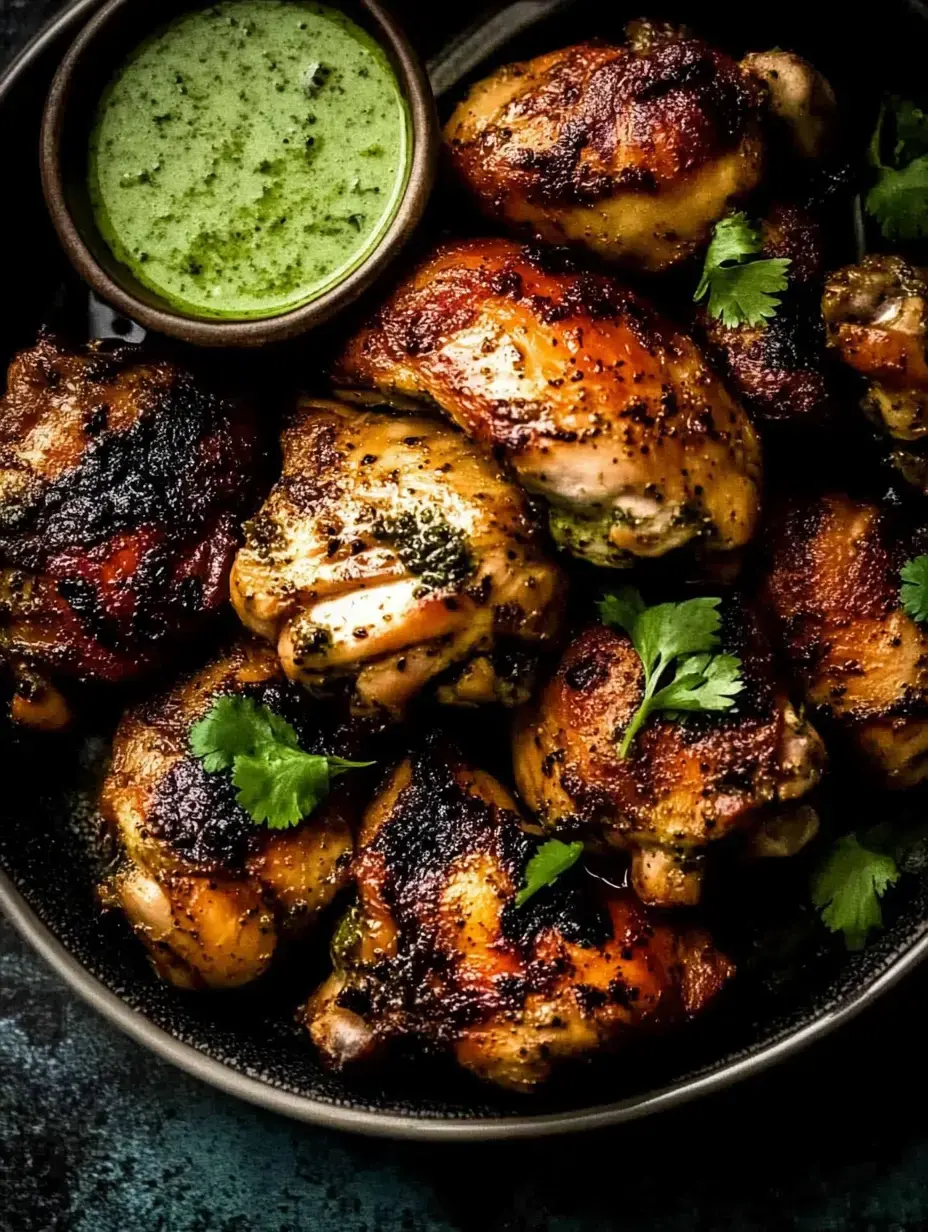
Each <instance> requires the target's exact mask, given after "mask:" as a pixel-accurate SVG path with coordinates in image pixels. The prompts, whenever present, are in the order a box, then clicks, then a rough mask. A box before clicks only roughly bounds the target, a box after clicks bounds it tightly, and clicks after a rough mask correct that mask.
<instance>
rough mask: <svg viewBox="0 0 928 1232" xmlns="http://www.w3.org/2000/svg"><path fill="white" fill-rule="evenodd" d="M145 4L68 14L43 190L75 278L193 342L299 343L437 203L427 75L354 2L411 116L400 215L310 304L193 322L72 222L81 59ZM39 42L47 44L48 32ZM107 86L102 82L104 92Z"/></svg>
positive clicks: (364, 4)
mask: <svg viewBox="0 0 928 1232" xmlns="http://www.w3.org/2000/svg"><path fill="white" fill-rule="evenodd" d="M141 2H142V0H98V2H97V4H96V5H88V6H81V5H80V4H74V5H73V6H72V7H71V8H70V9H66V10H65V14H67V15H71V16H72V18H73V21H74V22H75V24H76V23H77V21H78V16H77V14H78V13H80V14H81V15H85V14H86V15H89V20H88V21H87V22H86V24H84V25H83V26H81V27H80V29H79V30H78V32H77V35H76V37H75V38H74V39H73V41H72V42H71V44H70V46H69V47H68V49H67V51H66V52H65V54H64V57H63V59H62V60H61V63H60V64H59V66H58V69H57V71H56V72H55V75H54V77H53V79H52V83H51V86H50V87H49V91H48V95H47V98H46V102H45V108H44V111H43V114H42V127H41V133H40V138H39V169H40V175H41V181H42V191H43V194H44V197H45V203H46V207H47V209H48V212H49V216H50V218H51V221H52V224H53V225H54V228H55V231H56V232H57V234H58V238H59V240H60V242H61V245H62V247H63V249H64V251H65V254H66V255H67V257H68V259H69V260H70V262H71V264H72V265H73V266H74V268H75V270H76V271H77V273H78V275H79V276H80V277H81V278H82V279H83V280H84V281H85V282H86V283H88V284H89V286H90V287H91V288H92V289H93V290H94V291H95V292H96V293H97V295H98V296H99V297H100V298H101V299H102V300H104V301H105V302H106V303H108V304H109V305H111V306H112V307H113V308H116V309H118V311H119V312H120V313H122V315H123V316H126V317H128V318H129V319H130V320H132V321H136V322H138V324H140V325H143V326H144V327H145V328H146V329H149V330H153V331H156V332H157V333H160V334H166V335H168V336H169V337H172V338H178V339H180V340H181V341H182V342H186V343H188V344H192V345H194V346H204V347H255V346H265V345H267V344H269V343H274V342H283V341H286V340H287V339H290V338H294V337H297V336H298V335H300V334H304V333H307V332H308V331H309V330H311V329H314V328H316V327H317V326H319V325H322V324H324V323H325V322H326V321H330V320H331V319H332V318H333V317H334V316H336V315H337V314H338V313H339V312H341V311H342V310H343V309H345V308H347V307H349V306H350V305H351V304H353V303H354V302H355V301H356V300H357V299H358V298H359V296H361V295H362V294H363V293H364V292H365V291H367V290H368V289H369V287H370V286H371V285H372V284H373V283H374V282H375V281H376V280H377V279H378V278H379V277H380V276H381V275H382V274H384V273H385V272H386V270H387V268H388V267H389V266H390V265H391V264H392V262H393V261H394V259H395V258H396V257H397V256H398V255H399V253H400V250H401V249H402V248H403V247H405V245H406V243H407V241H408V240H409V239H410V238H411V236H412V234H413V232H414V231H415V229H416V227H417V226H418V224H419V222H420V220H421V218H422V216H423V214H424V213H425V210H426V207H427V205H428V202H429V199H430V197H431V192H432V187H433V185H434V182H435V177H436V174H437V166H438V148H439V143H440V128H439V123H438V113H437V109H436V106H435V100H434V98H433V96H432V91H431V86H430V85H429V81H428V78H427V76H426V74H425V70H424V69H423V67H422V65H421V63H420V61H419V57H418V56H417V54H416V52H415V49H414V48H413V46H412V44H411V42H410V40H409V38H408V36H407V35H406V33H405V31H404V30H403V28H402V26H401V25H400V24H399V22H398V21H397V20H396V18H395V17H394V16H393V15H392V14H391V13H390V12H389V11H388V10H387V9H386V8H384V7H383V5H382V4H381V3H380V0H356V3H357V4H359V5H360V6H361V8H363V9H364V10H365V12H366V14H367V16H368V17H370V19H371V21H372V23H373V25H374V26H375V27H376V31H377V34H376V37H377V41H378V42H380V44H381V45H382V46H383V47H384V48H385V50H386V51H387V52H388V53H389V54H390V56H391V58H392V60H393V62H394V66H395V68H396V70H397V77H398V79H399V82H400V87H401V89H402V91H403V94H404V95H405V97H406V101H407V104H408V107H409V117H410V132H411V143H410V144H411V152H410V161H409V170H408V175H407V179H406V184H405V187H404V189H403V193H402V197H401V198H400V201H399V204H398V206H397V209H396V213H395V214H394V216H393V218H392V219H391V221H390V222H389V224H388V225H387V227H386V229H385V230H384V231H383V233H382V235H381V236H380V239H379V240H378V241H377V243H376V244H375V245H374V247H373V248H371V249H370V250H369V251H368V253H367V255H366V256H363V257H362V258H361V261H360V264H358V265H357V266H356V267H355V268H354V269H353V270H351V271H350V272H349V273H348V274H347V275H346V276H345V277H344V278H343V279H342V280H341V281H340V282H337V283H335V285H334V286H332V287H330V288H329V289H328V290H327V291H324V292H323V293H322V294H321V295H319V296H317V297H316V298H315V299H311V300H310V301H309V302H308V303H306V304H302V305H300V306H299V307H296V308H292V309H289V310H288V311H286V312H282V313H279V314H278V315H276V316H270V317H258V318H243V319H239V320H236V319H222V318H219V319H213V318H208V317H195V316H191V315H188V314H187V313H185V312H183V311H181V310H180V309H174V308H172V307H171V306H170V305H169V304H168V303H167V301H162V305H163V306H159V305H155V304H153V303H148V302H146V301H145V300H143V299H141V298H139V297H138V296H137V295H135V294H134V293H133V292H132V291H131V290H129V289H128V288H127V287H126V286H124V285H123V284H122V283H121V282H120V281H118V280H117V279H116V278H114V277H113V275H112V274H111V273H110V272H109V271H108V270H107V269H105V268H104V266H103V265H102V264H101V263H100V262H99V261H98V260H97V258H96V257H95V256H94V254H93V253H92V251H91V249H90V247H89V245H88V244H87V242H86V240H85V239H84V235H83V234H82V231H81V228H80V227H79V226H78V224H77V223H76V222H75V220H74V217H73V214H72V212H71V209H70V206H69V204H68V195H67V192H66V189H65V177H64V175H63V174H62V160H61V146H62V137H63V133H64V130H65V122H66V116H67V111H68V106H69V102H70V99H71V95H72V87H73V85H74V80H75V74H76V71H77V69H78V68H79V67H80V66H81V65H83V64H84V63H85V60H86V57H87V56H88V55H89V56H92V55H93V52H94V47H95V44H96V42H97V39H98V38H99V36H100V35H101V34H102V33H104V32H105V30H106V29H107V28H108V26H109V25H110V23H111V21H112V20H113V19H114V18H116V17H118V15H119V14H121V13H122V12H124V11H125V10H126V9H127V8H128V7H129V6H130V5H133V4H134V5H136V6H137V5H139V4H140V3H141ZM331 2H332V3H333V5H334V6H335V7H337V6H338V0H331ZM157 24H158V18H157V14H155V15H153V20H152V26H153V28H154V26H157ZM53 28H54V29H57V30H58V31H60V30H61V29H62V26H61V24H60V23H52V26H50V27H48V28H47V30H51V29H53ZM38 38H40V39H41V38H42V32H40V34H39V36H38ZM30 50H31V48H26V51H25V53H24V54H27V53H28V52H29V51H30ZM21 67H23V66H22V65H21V64H20V63H19V61H18V60H17V61H14V63H13V65H11V66H10V71H11V72H15V71H17V70H18V69H20V68H21ZM102 85H103V83H102V82H101V89H102ZM153 294H154V293H153ZM159 298H160V297H159Z"/></svg>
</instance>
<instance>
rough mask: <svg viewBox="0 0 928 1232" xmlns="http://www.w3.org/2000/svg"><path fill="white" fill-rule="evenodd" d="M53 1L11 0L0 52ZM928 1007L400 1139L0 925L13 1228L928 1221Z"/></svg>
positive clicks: (284, 1229) (279, 1231)
mask: <svg viewBox="0 0 928 1232" xmlns="http://www.w3.org/2000/svg"><path fill="white" fill-rule="evenodd" d="M58 3H59V0H0V57H2V58H4V59H5V57H6V56H8V55H9V53H10V52H11V51H12V50H13V48H14V47H15V46H16V45H18V44H19V43H20V42H22V41H23V40H24V39H25V37H26V36H27V35H28V34H29V33H30V32H31V31H32V30H33V29H35V28H37V27H38V25H39V23H40V22H41V21H42V20H43V19H44V17H45V16H47V15H48V14H49V13H50V12H51V11H52V10H54V9H55V8H56V7H57V5H58ZM4 191H6V192H10V191H15V184H14V185H9V184H7V185H5V186H4ZM926 1000H928V970H926V971H925V972H924V973H923V974H920V975H917V976H915V977H913V978H912V979H911V980H910V981H909V982H908V983H906V984H905V985H904V986H903V987H902V988H900V989H898V990H897V991H896V992H894V993H893V994H891V995H890V996H889V997H887V998H886V999H885V1000H884V1001H883V1003H882V1004H881V1005H879V1006H877V1007H876V1008H875V1009H874V1010H872V1011H870V1012H869V1014H867V1015H866V1016H865V1017H864V1018H862V1019H860V1020H858V1022H857V1023H855V1024H853V1025H852V1026H851V1027H850V1028H848V1029H847V1030H845V1031H844V1032H843V1033H842V1034H841V1035H839V1036H834V1037H832V1038H831V1039H830V1040H827V1041H825V1042H824V1043H823V1044H821V1045H820V1046H818V1047H817V1048H816V1049H814V1050H813V1051H811V1052H809V1053H807V1054H805V1055H804V1056H803V1057H801V1058H799V1059H798V1060H796V1061H794V1062H792V1063H790V1064H789V1065H787V1066H785V1067H783V1068H781V1069H779V1070H777V1071H775V1072H773V1073H771V1074H768V1075H766V1076H763V1077H761V1078H759V1079H756V1080H754V1081H753V1082H750V1083H748V1084H746V1085H744V1086H740V1087H738V1088H737V1089H734V1090H732V1091H730V1092H728V1093H726V1094H724V1095H722V1096H720V1097H717V1098H715V1099H713V1100H711V1101H708V1102H705V1103H700V1104H697V1105H693V1106H691V1107H689V1108H686V1109H683V1110H681V1111H680V1112H677V1113H674V1114H671V1115H667V1116H664V1117H661V1118H657V1119H655V1120H652V1121H648V1122H642V1123H640V1124H638V1125H631V1126H628V1127H627V1128H625V1129H622V1130H617V1131H613V1132H610V1133H607V1134H600V1135H597V1136H595V1137H585V1138H578V1139H562V1140H559V1141H553V1142H545V1143H526V1144H516V1145H512V1146H506V1145H499V1144H497V1145H493V1146H491V1147H487V1148H484V1147H455V1146H443V1147H438V1146H434V1147H433V1146H422V1145H418V1146H417V1145H406V1144H391V1143H387V1142H379V1141H366V1140H362V1139H351V1138H347V1137H342V1136H339V1135H337V1134H334V1133H328V1132H322V1131H317V1130H312V1129H307V1128H305V1127H303V1126H300V1125H294V1124H291V1123H289V1122H286V1121H283V1120H279V1119H277V1118H275V1117H273V1116H270V1115H268V1114H264V1113H261V1112H258V1111H256V1110H254V1109H252V1108H250V1107H248V1106H247V1105H244V1104H240V1103H236V1102H235V1101H233V1100H231V1099H229V1098H227V1097H225V1096H223V1095H220V1094H218V1093H217V1092H214V1091H212V1090H210V1089H209V1088H207V1087H203V1086H200V1085H198V1084H197V1083H195V1082H194V1081H192V1080H191V1079H189V1078H187V1077H185V1076H184V1075H183V1074H181V1073H179V1072H177V1071H175V1070H173V1069H170V1068H169V1067H168V1066H166V1065H165V1064H163V1063H162V1062H160V1061H158V1060H156V1059H155V1058H154V1057H152V1056H151V1055H149V1054H148V1053H146V1052H143V1051H142V1050H141V1049H140V1048H139V1047H137V1046H136V1045H135V1044H133V1043H131V1042H130V1041H129V1040H127V1039H124V1038H123V1037H122V1036H120V1035H118V1034H117V1033H116V1032H115V1031H114V1030H113V1029H112V1028H110V1027H109V1026H108V1025H106V1024H105V1023H104V1022H103V1021H102V1020H101V1019H99V1018H98V1017H97V1016H96V1015H95V1014H94V1013H93V1012H92V1011H91V1010H89V1009H88V1008H86V1007H85V1006H84V1005H83V1004H82V1003H80V1002H79V1001H77V1000H76V998H75V997H74V996H72V994H71V993H70V992H69V991H68V990H67V989H66V988H65V987H64V985H63V984H62V983H61V982H60V981H59V980H58V979H57V977H55V976H54V975H52V974H51V973H50V972H49V971H48V970H47V969H46V968H45V966H44V965H43V964H42V963H41V962H40V960H39V959H38V958H36V957H35V956H34V955H33V954H31V953H30V952H28V951H27V950H26V949H25V947H24V946H23V945H22V944H21V942H20V941H19V940H18V938H17V937H16V936H15V935H14V934H13V932H12V930H11V929H10V928H9V926H8V925H7V924H6V923H5V922H3V921H0V1232H63V1230H67V1232H72V1230H73V1232H540V1230H541V1229H549V1228H551V1229H557V1230H558V1232H588V1230H593V1229H613V1228H621V1229H629V1230H637V1229H648V1230H649V1232H665V1230H666V1232H701V1230H706V1232H717V1230H720V1229H725V1230H727V1229H737V1230H739V1232H740V1230H747V1229H755V1228H756V1229H772V1230H774V1232H776V1230H779V1229H782V1230H783V1232H787V1230H788V1229H797V1228H799V1229H815V1230H819V1229H849V1230H852V1232H864V1230H868V1232H869V1230H873V1232H876V1230H879V1232H900V1230H903V1229H904V1230H906V1232H908V1230H909V1229H912V1230H915V1229H925V1228H928V1099H926V1096H928V1024H926V1015H925V1005H926Z"/></svg>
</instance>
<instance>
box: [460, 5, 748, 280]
mask: <svg viewBox="0 0 928 1232" xmlns="http://www.w3.org/2000/svg"><path fill="white" fill-rule="evenodd" d="M765 95H766V92H765V90H764V89H763V87H762V85H761V83H760V80H759V78H757V77H755V76H753V75H752V74H751V73H749V72H747V71H746V70H745V69H744V68H742V67H741V66H740V65H738V64H736V63H735V61H734V60H731V59H730V58H729V57H728V56H726V55H724V54H723V53H722V52H719V51H716V50H714V49H713V48H711V47H709V46H707V45H706V44H705V43H703V42H702V41H701V40H700V39H696V38H692V37H690V36H688V35H685V34H681V33H680V32H678V31H675V30H672V29H670V28H667V27H663V26H655V25H652V24H651V23H648V22H635V23H633V24H632V26H630V27H629V42H628V43H627V45H624V46H610V45H609V44H606V43H594V42H589V43H578V44H577V45H575V46H573V47H565V48H563V49H562V50H561V51H554V52H550V53H548V54H547V55H542V56H538V57H537V58H536V59H534V60H528V61H525V62H523V63H519V64H510V65H507V66H506V67H504V68H501V69H498V70H497V71H496V72H495V73H493V74H492V75H491V76H490V77H488V78H486V79H485V80H484V81H481V82H479V83H478V84H477V85H476V86H474V88H473V89H472V90H471V92H470V94H469V95H468V96H467V98H465V99H464V101H463V102H462V103H461V104H460V105H459V106H458V107H457V109H456V110H455V112H454V114H453V115H452V116H451V119H450V120H449V122H448V124H447V127H446V128H445V141H446V149H447V152H448V157H449V159H450V162H451V164H452V166H453V167H454V169H455V171H456V172H457V174H458V176H459V177H460V179H461V180H462V181H463V183H464V184H465V185H466V186H467V188H468V189H469V190H470V192H471V193H472V195H473V196H474V198H475V200H476V201H477V203H478V205H479V207H480V208H481V210H482V211H483V212H484V213H485V214H487V215H489V217H490V218H492V219H495V220H497V221H499V222H504V223H506V224H507V225H509V226H511V227H513V228H516V229H517V230H519V231H521V232H522V233H523V234H527V235H529V236H532V237H534V238H536V239H540V240H544V241H547V242H549V243H554V244H564V243H571V244H580V245H583V246H585V247H586V248H589V249H591V250H592V251H593V252H595V253H597V254H598V255H599V256H603V257H606V258H607V259H610V260H614V261H619V262H622V263H624V264H626V265H630V266H635V267H638V268H641V269H644V270H651V271H656V270H662V269H666V268H667V267H668V266H671V265H673V264H675V263H677V262H679V261H682V260H684V259H685V258H686V257H688V256H690V254H691V253H693V252H694V251H696V249H698V248H700V247H701V246H702V245H703V244H704V243H705V242H706V240H707V239H708V236H709V232H710V230H711V228H712V225H713V223H715V222H716V221H717V220H718V219H719V218H721V217H723V216H724V215H725V214H727V213H728V212H729V210H730V208H731V206H732V203H733V202H734V201H736V200H737V199H739V198H741V197H743V196H745V195H746V194H747V193H750V192H751V191H752V190H753V189H754V188H755V187H756V185H757V184H758V183H759V181H760V178H761V175H762V171H763V163H764V157H763V155H764V145H763V140H762V137H761V126H760V116H761V112H762V109H763V105H764V102H765Z"/></svg>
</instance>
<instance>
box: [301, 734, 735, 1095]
mask: <svg viewBox="0 0 928 1232" xmlns="http://www.w3.org/2000/svg"><path fill="white" fill-rule="evenodd" d="M519 826H520V819H519V815H518V813H517V811H516V805H515V804H514V802H513V800H512V798H511V797H510V796H509V794H508V793H507V792H506V791H505V790H504V788H503V787H502V786H501V785H500V784H499V783H498V782H496V780H495V779H493V778H491V777H490V776H489V775H487V774H485V773H483V772H482V771H480V770H475V769H473V768H471V767H470V766H468V765H466V764H464V763H463V762H462V761H461V759H460V758H459V756H458V755H457V754H456V753H455V752H454V751H453V750H449V749H448V747H447V746H446V745H444V744H443V742H442V741H441V738H440V737H437V738H433V739H432V741H431V742H430V743H429V744H427V745H426V746H425V747H424V748H419V749H418V750H416V751H415V752H414V753H413V754H412V755H411V756H410V757H409V758H408V759H407V760H406V761H404V762H403V763H402V764H401V765H400V766H399V767H398V768H397V769H396V771H395V772H394V773H393V775H392V777H391V779H390V780H389V782H388V783H387V785H386V786H385V788H384V789H383V791H382V792H381V793H380V795H379V796H378V797H377V798H376V799H375V801H374V802H373V804H372V805H371V806H370V808H369V809H368V811H367V814H366V816H365V819H364V823H363V826H362V831H361V836H360V839H359V850H358V853H357V855H356V857H355V859H354V861H353V876H354V880H355V882H356V884H357V888H358V904H357V906H356V907H355V908H354V910H353V912H352V914H351V915H349V916H348V917H347V918H346V919H345V920H344V921H343V924H342V925H341V926H340V927H339V929H338V931H337V933H336V938H335V942H334V943H333V947H332V949H333V957H334V959H335V970H334V971H333V973H332V975H331V976H330V977H329V978H328V979H327V980H326V981H325V983H323V984H322V986H321V987H320V988H319V989H318V990H317V992H316V993H315V994H314V995H313V997H312V998H311V999H310V1002H309V1004H308V1006H307V1010H306V1022H307V1026H308V1028H309V1033H310V1036H311V1038H312V1040H313V1042H314V1043H315V1045H316V1047H317V1048H318V1049H319V1050H320V1052H321V1054H322V1056H323V1059H324V1060H325V1061H326V1062H327V1063H328V1064H329V1065H331V1066H333V1067H335V1068H338V1069H341V1068H343V1067H346V1066H350V1065H352V1064H354V1063H357V1062H359V1061H369V1060H372V1059H374V1058H376V1057H377V1056H379V1055H381V1054H382V1053H383V1052H384V1051H385V1050H387V1048H388V1047H389V1046H390V1045H395V1044H399V1043H404V1042H405V1043H410V1042H412V1043H415V1044H418V1045H420V1046H425V1047H426V1048H429V1049H432V1050H434V1051H442V1052H451V1053H452V1054H453V1055H454V1057H455V1058H456V1060H457V1062H458V1064H460V1065H461V1066H463V1067H464V1068H465V1069H467V1070H470V1071H471V1072H472V1073H474V1074H477V1075H478V1076H479V1077H481V1078H484V1079H487V1080H489V1081H490V1082H495V1083H497V1084H499V1085H501V1086H504V1087H507V1088H509V1089H510V1090H513V1091H523V1092H530V1091H532V1090H534V1089H535V1088H536V1087H538V1086H539V1085H540V1084H541V1083H542V1082H544V1081H545V1079H546V1078H548V1076H549V1075H550V1074H551V1072H552V1070H553V1069H554V1068H555V1066H556V1065H558V1064H560V1063H562V1062H564V1061H567V1060H568V1059H571V1058H581V1057H586V1056H590V1055H592V1054H593V1053H595V1052H598V1051H601V1050H604V1049H614V1048H617V1047H619V1046H620V1045H621V1044H622V1043H623V1042H624V1041H626V1040H629V1039H631V1038H632V1037H633V1036H634V1035H635V1034H638V1033H643V1032H645V1031H648V1030H652V1031H653V1030H655V1029H657V1028H660V1027H666V1026H669V1025H671V1024H674V1023H677V1022H679V1021H681V1020H683V1019H687V1018H690V1017H692V1016H694V1015H695V1014H697V1013H699V1012H700V1011H701V1010H703V1009H704V1008H705V1007H706V1005H707V1004H708V1003H709V1002H710V1001H711V1000H712V998H713V997H714V996H715V995H716V994H717V992H718V991H719V989H720V988H721V987H722V985H723V984H724V983H725V982H726V981H727V980H728V978H729V977H730V976H731V974H732V970H733V969H732V967H731V964H730V963H729V962H728V960H727V959H726V958H724V957H723V956H722V955H721V954H720V953H718V951H717V950H715V949H714V948H713V946H712V942H711V940H710V938H709V936H708V935H707V934H706V933H705V932H703V931H702V930H701V929H697V928H685V929H678V928H675V927H674V926H673V925H671V924H667V923H658V922H655V921H653V920H651V919H649V917H648V916H647V915H646V914H645V912H644V910H643V909H642V908H641V906H640V904H638V903H637V901H636V900H635V898H634V896H633V895H631V894H630V893H628V892H627V891H620V890H614V889H612V888H611V887H607V886H606V885H605V884H604V883H603V882H601V881H599V880H594V879H593V878H592V877H588V876H587V875H586V874H585V872H584V871H583V869H582V867H581V866H575V867H574V868H573V869H572V870H570V871H569V872H568V873H565V874H562V876H561V877H560V878H559V879H558V880H557V881H556V882H555V883H554V884H553V885H552V886H550V887H546V888H545V889H542V890H540V891H539V892H538V893H536V894H535V895H534V896H533V897H532V898H531V899H530V900H528V901H527V902H526V903H525V904H524V905H523V906H521V907H519V906H517V904H516V893H517V891H518V890H519V888H520V886H521V885H522V884H523V882H524V878H525V869H526V865H527V864H528V861H529V859H530V858H531V856H532V855H533V854H534V852H535V850H536V845H535V843H534V842H533V841H532V840H531V839H529V838H528V836H527V835H526V834H525V833H523V831H522V830H521V829H520V828H519Z"/></svg>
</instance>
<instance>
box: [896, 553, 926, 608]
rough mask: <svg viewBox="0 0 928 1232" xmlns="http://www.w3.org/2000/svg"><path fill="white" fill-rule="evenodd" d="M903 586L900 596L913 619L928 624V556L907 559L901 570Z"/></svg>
mask: <svg viewBox="0 0 928 1232" xmlns="http://www.w3.org/2000/svg"><path fill="white" fill-rule="evenodd" d="M899 576H900V577H901V578H902V586H901V588H900V590H899V598H900V599H901V600H902V606H903V608H904V609H905V611H906V612H907V613H908V615H909V616H911V617H912V619H913V620H917V621H918V622H919V624H928V556H916V557H914V558H913V559H912V560H907V561H906V562H905V564H904V565H903V566H902V569H901V570H900V573H899Z"/></svg>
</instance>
